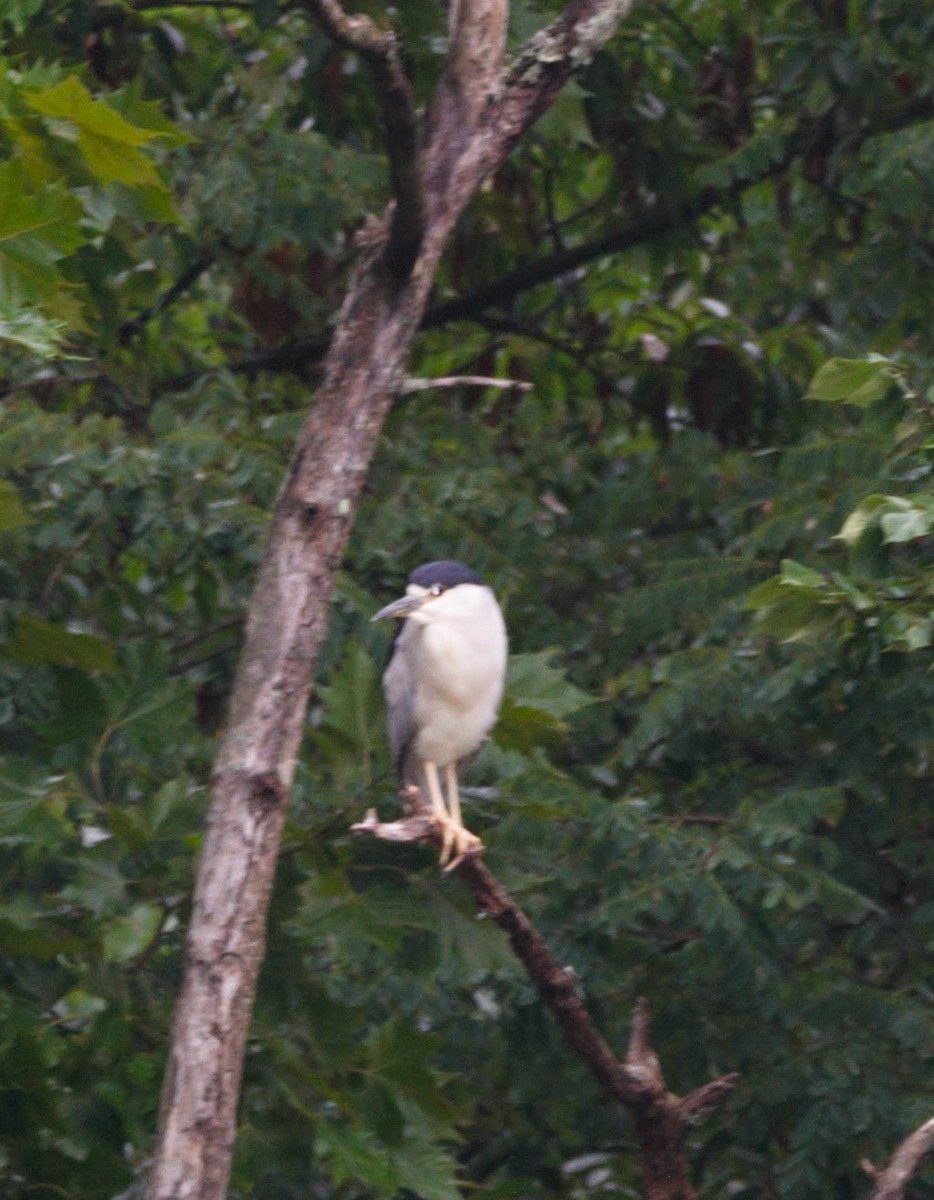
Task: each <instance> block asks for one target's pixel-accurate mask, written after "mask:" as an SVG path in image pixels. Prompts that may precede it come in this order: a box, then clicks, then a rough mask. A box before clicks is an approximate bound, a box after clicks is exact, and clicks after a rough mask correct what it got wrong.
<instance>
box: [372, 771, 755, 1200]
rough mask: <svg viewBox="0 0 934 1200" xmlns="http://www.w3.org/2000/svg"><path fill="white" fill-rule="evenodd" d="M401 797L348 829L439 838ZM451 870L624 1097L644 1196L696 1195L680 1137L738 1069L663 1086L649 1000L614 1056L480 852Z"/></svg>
mask: <svg viewBox="0 0 934 1200" xmlns="http://www.w3.org/2000/svg"><path fill="white" fill-rule="evenodd" d="M406 800H407V804H408V808H409V812H408V814H407V815H406V816H405V817H403V818H402V819H401V820H399V821H390V822H386V823H381V822H380V820H379V818H378V817H377V815H376V812H375V810H371V811H370V812H368V813H367V815H366V818H365V819H364V820H363V821H361V822H360V824H358V825H355V826H354V827H353V828H354V832H356V833H371V834H373V835H374V837H378V838H380V839H382V840H383V841H389V842H440V834H439V832H438V828H437V826H436V825H435V823H434V822H433V820H432V818H431V814H430V813H429V812H428V811H427V810H426V809H425V808H423V806H422V803H421V798H420V797H419V794H418V789H417V788H410V789H409V790H408V792H407V793H406ZM455 870H456V872H457V874H458V876H459V877H460V878H461V879H462V880H463V882H464V883H465V884H466V885H467V887H468V888H469V889H470V891H471V893H472V895H473V898H474V902H475V903H476V906H477V909H478V911H479V912H480V913H482V914H483V915H484V916H487V917H490V918H492V920H494V921H495V922H496V923H497V925H499V926H500V928H501V929H503V930H504V931H505V933H506V935H507V937H508V938H509V944H510V946H511V947H512V951H513V953H514V954H515V956H516V958H518V960H519V961H520V962H521V963H522V965H523V967H524V968H525V970H526V971H527V972H528V974H529V977H530V978H531V979H532V982H533V983H534V984H535V986H536V988H537V989H538V994H539V996H541V998H542V1002H543V1003H544V1004H545V1006H546V1007H547V1008H548V1009H549V1010H550V1012H551V1014H552V1016H553V1017H554V1018H555V1021H556V1022H557V1024H558V1027H559V1029H560V1030H561V1033H562V1035H563V1037H564V1040H565V1041H566V1042H567V1044H568V1046H570V1048H571V1050H572V1051H573V1052H574V1054H575V1055H576V1056H577V1057H578V1058H579V1059H580V1061H581V1062H582V1063H584V1065H585V1066H586V1067H587V1069H588V1070H589V1071H590V1073H591V1075H592V1076H593V1078H594V1080H595V1081H596V1083H597V1085H598V1086H599V1087H600V1089H601V1091H602V1092H603V1094H604V1095H605V1096H606V1097H607V1098H608V1099H610V1100H615V1101H616V1102H617V1103H619V1104H622V1105H624V1107H625V1108H626V1109H627V1110H628V1111H629V1113H630V1114H631V1116H632V1119H633V1125H634V1127H635V1131H636V1139H637V1141H638V1144H639V1164H640V1168H641V1171H642V1186H643V1195H644V1196H645V1198H646V1200H696V1195H697V1194H696V1192H695V1191H694V1188H693V1186H692V1184H691V1180H690V1176H689V1173H688V1164H687V1158H686V1155H685V1153H684V1143H685V1138H686V1137H687V1134H688V1132H689V1130H690V1129H691V1128H692V1127H693V1126H694V1125H696V1124H698V1123H699V1122H700V1121H701V1120H703V1118H704V1117H706V1116H708V1115H709V1114H710V1113H712V1112H713V1111H714V1110H715V1109H717V1108H719V1107H720V1105H721V1104H723V1103H724V1102H725V1101H726V1100H727V1099H728V1097H729V1096H730V1093H731V1092H732V1091H733V1089H734V1087H735V1086H736V1083H737V1081H738V1079H739V1076H738V1075H735V1074H733V1075H724V1076H722V1077H721V1078H720V1079H716V1080H714V1081H713V1082H712V1083H708V1084H705V1085H704V1086H703V1087H700V1088H698V1089H697V1090H696V1091H693V1092H691V1093H690V1094H689V1095H687V1096H684V1097H678V1096H675V1095H673V1094H672V1093H671V1092H669V1091H668V1089H667V1087H666V1086H665V1078H664V1076H663V1074H662V1069H661V1065H660V1063H659V1061H658V1057H657V1055H656V1054H655V1052H654V1050H653V1049H652V1047H651V1045H650V1044H649V1036H648V1035H649V1008H648V1004H647V1003H646V1001H645V1000H639V1002H638V1004H637V1005H636V1011H635V1014H634V1016H633V1023H632V1033H631V1035H630V1039H629V1046H628V1048H627V1050H626V1055H625V1057H624V1058H623V1059H618V1058H617V1057H616V1055H615V1054H614V1053H613V1051H612V1049H611V1048H610V1046H609V1045H608V1044H607V1042H606V1041H605V1039H604V1038H603V1035H602V1034H601V1033H600V1031H599V1030H598V1029H597V1027H596V1025H594V1023H593V1020H592V1019H591V1016H590V1013H589V1012H588V1011H587V1006H586V1005H585V1003H584V1000H583V988H582V985H581V981H580V980H579V979H578V978H577V976H576V975H575V974H574V973H573V971H569V970H568V969H567V968H566V967H562V966H561V964H560V963H559V962H558V960H557V959H556V958H555V956H554V955H553V954H552V952H551V950H550V949H549V948H548V946H547V944H546V943H545V940H544V939H543V938H542V936H541V934H540V933H539V932H538V930H537V929H536V928H535V926H534V925H533V924H532V922H531V921H530V920H529V918H528V917H527V916H526V914H525V913H524V912H523V911H522V909H521V908H520V907H519V906H518V904H516V902H515V900H513V898H512V897H511V896H510V894H509V893H508V892H507V891H506V889H505V888H504V887H503V885H502V884H501V883H500V882H499V881H498V880H497V879H496V878H495V877H494V876H493V875H492V873H491V872H490V871H489V870H488V868H487V866H486V864H485V863H484V862H483V859H482V857H480V856H476V855H475V856H471V857H469V858H466V859H464V860H463V861H462V862H461V863H460V865H459V866H458V867H456V868H455Z"/></svg>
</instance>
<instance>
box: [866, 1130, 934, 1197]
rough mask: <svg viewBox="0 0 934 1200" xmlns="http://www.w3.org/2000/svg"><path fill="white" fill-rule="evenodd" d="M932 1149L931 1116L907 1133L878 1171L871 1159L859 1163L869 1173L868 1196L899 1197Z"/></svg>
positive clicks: (933, 1132)
mask: <svg viewBox="0 0 934 1200" xmlns="http://www.w3.org/2000/svg"><path fill="white" fill-rule="evenodd" d="M932 1151H934V1117H932V1118H931V1120H930V1121H925V1122H924V1124H923V1125H922V1126H920V1128H918V1129H916V1130H915V1131H914V1133H911V1134H909V1135H908V1137H906V1138H905V1140H904V1141H903V1142H902V1144H901V1145H900V1146H899V1147H898V1149H897V1150H896V1151H895V1153H894V1154H893V1155H892V1158H891V1160H890V1161H889V1164H888V1166H887V1167H883V1169H882V1170H881V1171H877V1170H876V1169H875V1167H873V1165H872V1163H869V1162H866V1161H865V1160H864V1161H863V1163H862V1167H863V1170H864V1171H866V1172H867V1174H869V1175H871V1176H872V1179H873V1189H872V1195H871V1196H870V1198H869V1200H901V1198H902V1196H904V1194H905V1185H906V1184H907V1183H908V1182H909V1180H910V1179H911V1178H912V1176H913V1175H914V1174H915V1172H916V1171H917V1170H918V1168H919V1167H920V1166H921V1164H922V1162H923V1161H924V1159H925V1158H927V1156H928V1155H929V1154H930V1153H931V1152H932Z"/></svg>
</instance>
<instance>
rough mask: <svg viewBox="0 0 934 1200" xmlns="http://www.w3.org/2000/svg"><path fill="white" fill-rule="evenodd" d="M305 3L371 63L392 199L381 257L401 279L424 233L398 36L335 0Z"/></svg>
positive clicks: (411, 101)
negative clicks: (379, 107)
mask: <svg viewBox="0 0 934 1200" xmlns="http://www.w3.org/2000/svg"><path fill="white" fill-rule="evenodd" d="M304 3H305V7H306V8H307V9H308V11H309V12H310V13H311V14H312V16H313V17H315V19H316V20H317V21H318V23H319V24H320V26H321V27H322V29H323V30H324V31H325V33H326V34H327V35H328V36H329V37H330V38H331V39H332V41H334V42H335V43H336V44H337V45H338V46H342V47H344V48H345V49H347V50H354V51H356V53H357V54H359V55H360V57H361V58H363V59H364V60H365V61H366V62H367V63H369V65H370V69H371V70H372V72H373V75H374V77H375V79H376V86H377V88H378V90H379V97H380V103H381V105H382V110H383V125H384V127H385V131H386V153H387V155H388V157H389V178H390V183H391V186H392V194H393V196H394V197H395V204H394V206H393V210H392V218H391V222H390V227H389V240H388V241H387V243H386V248H385V251H384V260H385V262H386V265H387V266H388V268H389V271H390V274H391V275H392V276H393V278H394V279H396V280H397V281H398V280H403V279H405V278H406V277H407V276H408V274H409V272H410V271H411V269H412V267H413V266H414V264H415V259H416V257H417V256H418V252H419V249H420V248H421V244H422V238H423V237H424V234H425V220H426V212H425V196H424V191H423V189H422V177H421V162H420V155H419V149H418V122H417V118H416V113H415V96H414V94H413V92H412V85H411V84H410V83H409V78H408V75H406V73H405V67H404V65H403V62H402V55H401V53H400V49H399V42H398V39H397V38H396V35H395V34H394V33H393V32H392V31H391V30H390V31H384V30H382V29H380V28H379V26H378V25H376V24H375V22H374V21H372V20H370V18H369V17H367V16H362V15H360V14H352V15H350V14H348V13H345V12H344V10H343V9H342V8H341V6H340V4H339V3H338V2H337V0H304Z"/></svg>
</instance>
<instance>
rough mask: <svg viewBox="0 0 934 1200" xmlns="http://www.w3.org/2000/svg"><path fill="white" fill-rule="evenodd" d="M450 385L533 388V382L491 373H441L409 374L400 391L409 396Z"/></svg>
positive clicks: (521, 390) (523, 389)
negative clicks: (420, 376)
mask: <svg viewBox="0 0 934 1200" xmlns="http://www.w3.org/2000/svg"><path fill="white" fill-rule="evenodd" d="M448 387H495V388H515V389H516V390H517V391H520V392H530V391H531V390H532V384H531V383H528V382H527V381H526V380H524V379H496V378H494V377H492V376H489V375H440V376H438V377H437V378H436V379H415V378H413V377H412V376H408V375H407V376H406V378H405V382H404V383H403V384H402V387H401V389H400V392H401V394H402V395H403V396H407V395H408V394H409V392H428V391H431V389H432V388H448Z"/></svg>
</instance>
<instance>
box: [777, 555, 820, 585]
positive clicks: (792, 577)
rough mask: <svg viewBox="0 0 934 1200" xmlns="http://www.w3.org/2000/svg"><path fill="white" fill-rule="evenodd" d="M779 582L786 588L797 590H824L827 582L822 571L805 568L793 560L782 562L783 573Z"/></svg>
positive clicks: (788, 559) (787, 559)
mask: <svg viewBox="0 0 934 1200" xmlns="http://www.w3.org/2000/svg"><path fill="white" fill-rule="evenodd" d="M779 582H780V583H781V584H782V585H783V586H784V587H797V588H816V589H820V588H823V587H824V586H825V584H826V580H825V579H824V577H823V575H822V574H821V573H820V571H815V570H812V568H811V567H805V566H803V565H802V564H801V563H798V562H795V560H794V559H793V558H786V559H783V560H782V573H781V577H780V580H779Z"/></svg>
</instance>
